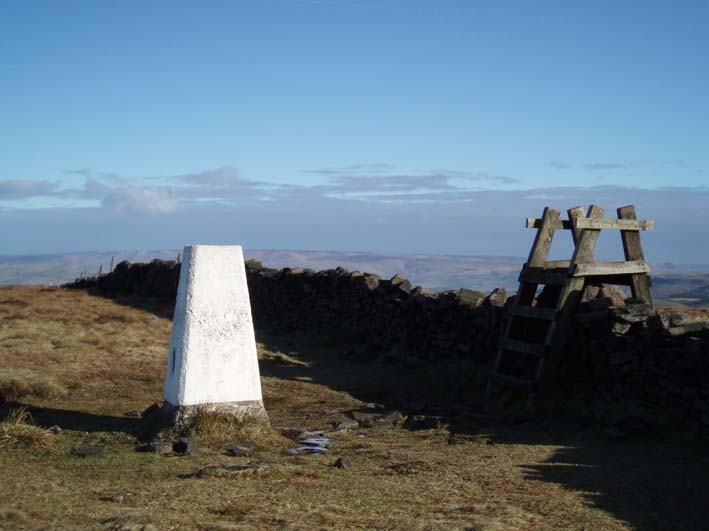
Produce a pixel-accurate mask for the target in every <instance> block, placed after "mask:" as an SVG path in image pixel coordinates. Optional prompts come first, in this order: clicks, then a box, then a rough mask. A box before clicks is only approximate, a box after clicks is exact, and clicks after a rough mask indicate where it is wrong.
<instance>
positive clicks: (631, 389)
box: [565, 288, 709, 427]
mask: <svg viewBox="0 0 709 531" xmlns="http://www.w3.org/2000/svg"><path fill="white" fill-rule="evenodd" d="M603 289H604V290H607V289H608V288H603ZM587 291H588V290H587ZM585 295H586V296H585V299H586V300H585V301H584V302H583V303H582V304H581V306H580V311H579V313H578V314H577V316H576V320H577V322H578V325H579V326H577V327H576V328H575V333H574V336H573V337H572V338H570V341H569V354H568V355H567V357H566V367H565V372H566V375H567V376H568V377H569V378H570V379H575V380H576V381H577V382H579V381H583V382H585V383H588V384H590V387H591V388H592V389H593V390H594V391H595V393H596V394H597V396H600V397H602V399H603V401H604V402H606V403H607V404H608V406H609V410H613V408H614V407H615V406H622V405H627V404H634V405H635V406H638V407H639V408H640V409H643V408H644V409H645V410H646V411H653V412H654V413H653V414H652V415H649V414H648V418H646V419H645V420H646V421H647V423H648V424H653V425H657V424H662V423H663V422H665V421H667V420H668V419H669V420H671V421H672V422H681V423H686V422H689V423H692V424H695V425H704V426H708V427H709V319H708V318H709V314H702V313H686V312H678V311H662V312H660V313H655V311H654V310H653V308H651V307H650V306H649V305H647V304H644V303H642V302H640V301H637V300H635V299H632V298H623V296H622V293H621V294H619V292H618V291H613V293H612V296H611V295H610V294H609V293H608V292H606V293H604V292H602V291H601V292H600V293H598V296H596V297H595V298H589V297H588V293H586V294H585ZM658 410H659V411H661V414H660V415H659V416H658Z"/></svg>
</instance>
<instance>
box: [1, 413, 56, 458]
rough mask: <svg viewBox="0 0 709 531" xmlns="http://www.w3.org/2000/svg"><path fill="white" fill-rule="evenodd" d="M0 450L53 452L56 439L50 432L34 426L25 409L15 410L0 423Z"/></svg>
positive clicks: (30, 416)
mask: <svg viewBox="0 0 709 531" xmlns="http://www.w3.org/2000/svg"><path fill="white" fill-rule="evenodd" d="M0 448H30V449H32V450H54V449H55V448H56V439H55V437H54V434H53V433H51V432H50V431H47V430H45V429H44V428H40V427H39V426H34V425H33V424H32V415H30V413H29V411H27V408H26V407H20V408H15V409H12V410H11V411H10V413H8V415H7V417H6V418H5V420H4V421H3V422H0Z"/></svg>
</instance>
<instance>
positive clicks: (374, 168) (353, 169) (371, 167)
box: [303, 162, 396, 176]
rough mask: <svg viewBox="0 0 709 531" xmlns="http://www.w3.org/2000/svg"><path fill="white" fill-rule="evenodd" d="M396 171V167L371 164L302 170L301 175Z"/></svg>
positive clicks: (376, 163)
mask: <svg viewBox="0 0 709 531" xmlns="http://www.w3.org/2000/svg"><path fill="white" fill-rule="evenodd" d="M395 169H396V166H393V165H391V164H386V163H383V162H371V163H363V164H349V165H346V166H326V167H324V168H315V169H312V170H303V173H313V174H317V175H326V176H331V175H343V174H344V175H352V174H358V173H386V172H391V171H394V170H395Z"/></svg>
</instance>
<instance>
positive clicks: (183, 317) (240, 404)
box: [164, 245, 268, 422]
mask: <svg viewBox="0 0 709 531" xmlns="http://www.w3.org/2000/svg"><path fill="white" fill-rule="evenodd" d="M164 408H165V410H167V412H168V413H169V414H170V415H171V417H172V419H173V421H175V422H182V421H184V420H185V419H187V418H189V417H191V416H192V415H193V414H194V413H195V412H196V411H198V410H205V411H218V412H223V413H230V414H234V415H235V416H236V417H238V418H239V419H243V418H246V417H248V418H261V419H267V418H268V417H267V415H266V410H265V409H264V407H263V400H262V395H261V379H260V376H259V368H258V358H257V354H256V339H255V337H254V326H253V322H252V320H251V305H250V302H249V290H248V287H247V284H246V272H245V270H244V256H243V253H242V252H241V247H239V246H236V245H235V246H217V245H191V246H187V247H185V249H184V251H183V254H182V265H181V270H180V283H179V286H178V288H177V301H176V303H175V316H174V321H173V325H172V338H171V340H170V350H169V352H168V360H167V374H166V377H165V404H164Z"/></svg>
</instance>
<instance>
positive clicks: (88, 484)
mask: <svg viewBox="0 0 709 531" xmlns="http://www.w3.org/2000/svg"><path fill="white" fill-rule="evenodd" d="M0 323H1V326H0V367H2V368H3V369H2V370H4V369H5V368H10V369H12V370H13V371H29V373H31V374H35V375H42V378H44V379H46V381H53V382H57V383H58V384H59V385H62V386H64V387H65V388H66V389H67V390H68V393H67V394H66V395H63V396H45V397H41V396H37V395H36V394H26V395H24V397H23V398H22V400H23V402H25V403H26V404H27V406H28V411H30V412H31V413H32V415H33V416H34V418H35V422H36V423H37V424H38V425H37V426H32V425H31V424H27V423H26V422H24V423H20V424H21V425H24V426H32V427H35V428H40V429H41V428H42V427H43V426H49V425H51V424H54V423H57V424H59V425H61V426H62V428H63V431H62V432H61V433H60V434H58V435H55V439H56V442H57V448H58V449H59V450H62V449H63V450H64V451H58V452H42V451H37V450H33V449H31V448H21V447H16V448H13V449H9V448H7V449H4V450H3V451H0V470H2V476H3V477H2V483H1V484H0V529H3V530H4V529H8V530H16V529H28V530H32V531H38V530H39V529H45V530H49V529H55V530H69V529H71V530H72V531H74V530H97V529H99V530H109V529H132V530H138V529H144V530H147V529H153V528H154V529H156V530H160V531H162V530H168V529H171V530H183V531H185V530H225V529H235V530H247V531H266V530H269V531H270V530H274V529H276V530H290V531H300V530H308V531H312V530H331V529H336V530H341V531H355V530H375V529H376V530H406V531H410V530H415V531H454V530H456V531H464V530H470V529H476V530H479V531H492V530H497V531H511V530H524V531H527V530H531V531H534V530H549V529H559V530H568V529H576V530H582V529H585V530H593V531H595V530H629V529H650V530H653V529H657V530H660V529H683V530H685V529H686V530H692V529H697V530H699V529H705V528H706V520H705V516H704V512H703V511H704V509H703V508H704V507H705V506H706V505H707V503H708V502H709V500H708V499H707V494H706V493H707V492H709V480H708V479H707V477H708V476H709V475H708V474H707V471H708V469H707V467H708V466H709V465H707V461H706V453H705V451H704V449H703V448H699V449H695V448H694V447H693V446H692V445H691V444H685V445H682V444H679V443H672V444H670V443H663V442H662V441H659V442H658V441H651V442H646V441H641V440H627V441H613V440H609V438H608V437H606V436H604V434H603V432H598V430H595V429H593V428H589V427H588V426H580V427H574V425H573V424H572V425H570V427H569V426H567V425H565V424H561V425H558V424H554V423H538V422H535V423H527V424H521V425H507V424H499V425H487V426H486V425H482V424H480V425H476V424H472V425H471V424H466V425H464V426H462V427H461V428H460V430H459V431H460V432H459V433H458V434H457V436H458V439H459V440H458V442H459V444H448V436H449V433H448V431H447V430H445V429H438V430H427V431H420V432H411V431H407V430H405V429H402V428H400V427H391V426H389V427H386V426H385V427H378V428H372V429H367V430H360V429H355V430H348V431H345V432H342V433H340V434H337V435H333V436H332V446H331V451H330V453H328V454H326V455H321V456H317V455H313V456H292V455H288V454H286V453H284V452H283V446H282V444H281V443H282V439H279V438H278V437H276V440H275V441H274V442H273V443H271V442H270V439H269V437H271V433H270V430H269V431H268V432H267V433H265V434H261V433H250V432H249V431H248V429H250V428H245V427H244V426H240V425H238V424H235V423H234V422H233V420H231V419H224V418H220V417H218V416H217V417H214V416H208V415H206V416H204V417H202V418H201V419H199V422H198V424H197V425H196V426H195V430H196V432H198V433H197V434H198V436H199V437H200V438H201V439H202V444H201V447H202V448H203V449H202V451H200V452H198V453H197V454H196V455H191V456H186V457H171V458H166V457H160V456H157V455H154V454H148V453H141V452H136V451H135V448H136V447H137V446H138V445H139V442H138V441H137V440H136V439H135V438H134V437H132V436H131V435H130V433H131V429H132V428H134V427H135V426H136V424H137V423H138V422H139V421H137V420H134V419H130V418H126V417H123V412H125V411H128V410H142V409H144V408H145V407H146V406H148V405H149V404H151V403H153V402H156V401H159V400H160V399H161V395H162V379H163V375H164V367H165V363H166V352H167V346H168V341H169V333H170V321H169V320H168V319H165V318H162V317H157V316H155V315H153V314H151V313H149V312H146V311H144V310H140V309H136V308H132V307H128V306H123V305H120V304H117V303H115V302H112V301H110V300H105V299H100V298H95V297H90V296H88V295H86V294H85V293H81V292H72V291H66V290H49V291H47V290H43V289H42V288H36V287H0ZM260 338H261V340H262V341H264V342H262V343H260V344H259V356H260V359H261V370H262V383H263V389H264V402H265V404H266V407H267V409H268V412H269V415H270V417H271V420H272V422H273V423H274V424H278V423H281V422H296V423H299V424H301V425H303V426H304V427H305V428H308V429H322V428H328V427H329V425H330V421H331V420H332V419H333V418H338V417H341V416H342V415H344V414H346V413H347V412H348V411H350V410H352V409H368V408H370V409H371V408H374V407H375V406H376V404H383V405H386V406H391V407H402V408H405V407H406V404H408V403H411V401H419V402H421V401H425V402H426V403H427V407H429V406H430V407H433V406H435V405H436V404H437V402H436V400H437V399H436V397H442V399H444V398H446V396H448V395H450V396H465V397H466V398H465V400H466V404H474V403H475V402H474V398H475V397H474V395H475V393H476V389H477V387H476V386H477V383H473V384H471V383H470V382H471V381H472V382H475V380H473V379H468V378H462V379H461V378H460V377H456V375H458V374H466V372H465V371H466V370H468V369H469V368H467V367H465V366H463V365H461V366H453V367H451V368H447V369H446V368H441V367H439V368H431V367H427V368H425V370H423V371H417V370H404V369H403V368H402V367H401V366H400V365H397V364H377V363H360V362H355V361H347V360H346V359H345V358H344V357H343V356H342V355H341V354H342V353H343V352H342V351H343V350H344V348H340V347H338V346H337V345H336V344H335V345H330V346H328V347H327V348H324V347H322V346H318V345H313V344H310V343H306V342H303V341H302V340H301V339H298V338H273V337H269V336H268V335H264V334H261V335H260ZM441 381H443V382H444V383H445V385H443V386H441V385H440V382H441ZM461 382H462V383H461ZM446 393H448V395H447V394H446ZM466 393H467V394H466ZM468 400H469V401H468ZM25 420H27V419H25ZM16 424H17V423H16ZM264 437H265V438H264ZM233 439H242V440H243V439H251V440H254V442H256V443H257V445H259V449H258V451H257V452H256V454H255V455H254V456H252V457H248V458H235V457H230V456H227V455H224V454H223V453H222V452H221V451H220V450H219V446H220V445H221V444H223V442H231V441H232V440H233ZM259 443H260V444H259ZM289 444H290V442H286V446H288V445H289ZM80 445H97V446H101V447H103V448H105V450H106V451H105V454H104V455H103V456H100V457H89V458H78V457H73V456H71V455H70V454H69V452H68V450H69V449H70V448H73V447H75V446H80ZM340 456H341V457H344V458H346V459H347V460H348V461H349V463H350V466H349V468H346V469H338V468H335V467H334V466H332V465H333V463H334V461H335V460H336V458H337V457H340ZM251 461H256V462H257V464H258V468H243V467H245V466H248V464H249V462H251ZM218 465H223V466H221V467H220V468H214V467H215V466H218ZM207 467H212V468H207ZM230 467H231V468H230ZM202 470H215V471H216V472H215V473H202V474H200V473H199V472H200V471H202ZM119 491H120V492H128V493H130V494H131V495H130V496H129V497H128V498H126V499H125V501H122V502H117V501H111V500H113V499H114V496H113V494H115V493H116V492H119ZM151 526H154V527H151Z"/></svg>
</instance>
